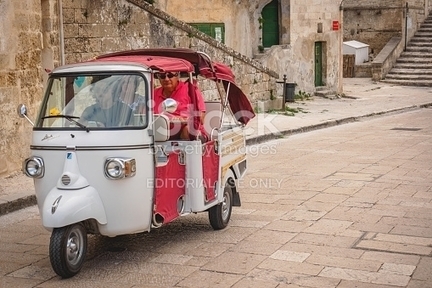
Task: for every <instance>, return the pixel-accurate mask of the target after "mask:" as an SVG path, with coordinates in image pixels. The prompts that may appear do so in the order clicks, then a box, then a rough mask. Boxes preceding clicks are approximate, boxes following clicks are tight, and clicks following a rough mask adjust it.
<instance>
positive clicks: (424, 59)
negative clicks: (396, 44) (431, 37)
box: [396, 57, 432, 65]
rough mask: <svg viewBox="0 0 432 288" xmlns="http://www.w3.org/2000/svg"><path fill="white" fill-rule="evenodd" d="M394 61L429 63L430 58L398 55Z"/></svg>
mask: <svg viewBox="0 0 432 288" xmlns="http://www.w3.org/2000/svg"><path fill="white" fill-rule="evenodd" d="M396 63H415V64H429V65H430V64H431V63H432V59H429V58H420V57H419V58H412V57H400V58H399V59H398V60H397V61H396Z"/></svg>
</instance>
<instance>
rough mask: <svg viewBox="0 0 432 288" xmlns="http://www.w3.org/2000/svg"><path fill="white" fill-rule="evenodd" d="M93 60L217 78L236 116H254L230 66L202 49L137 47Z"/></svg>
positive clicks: (246, 119)
mask: <svg viewBox="0 0 432 288" xmlns="http://www.w3.org/2000/svg"><path fill="white" fill-rule="evenodd" d="M93 61H116V62H118V61H126V62H134V63H139V64H142V65H145V66H147V67H149V68H151V69H154V70H159V71H162V72H170V71H172V72H173V71H176V72H177V71H179V72H194V73H195V74H199V75H202V76H203V77H205V78H207V79H211V80H213V81H221V82H222V83H223V86H224V88H225V91H226V92H227V93H228V102H229V104H230V108H231V111H232V112H233V113H234V116H235V117H236V119H237V120H238V121H239V122H241V123H243V124H247V123H248V122H249V120H250V119H252V118H253V117H255V113H254V110H253V108H252V105H251V104H250V101H249V99H248V98H247V96H246V95H245V94H244V93H243V91H241V89H240V87H238V86H237V84H236V83H235V77H234V74H233V73H232V71H231V69H230V68H229V67H228V66H227V65H225V64H222V63H219V62H213V61H211V59H210V58H209V57H208V56H207V55H205V54H204V53H202V52H197V51H194V50H192V49H184V48H158V49H137V50H128V51H120V52H114V53H109V54H105V55H101V56H98V57H97V58H96V59H95V60H93Z"/></svg>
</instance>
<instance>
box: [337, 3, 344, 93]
mask: <svg viewBox="0 0 432 288" xmlns="http://www.w3.org/2000/svg"><path fill="white" fill-rule="evenodd" d="M344 1H345V0H342V1H341V2H340V4H339V31H338V32H339V85H338V93H343V48H342V46H343V2H344Z"/></svg>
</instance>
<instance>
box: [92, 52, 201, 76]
mask: <svg viewBox="0 0 432 288" xmlns="http://www.w3.org/2000/svg"><path fill="white" fill-rule="evenodd" d="M92 61H99V62H101V61H103V62H132V63H138V64H141V65H144V66H147V67H149V68H151V69H154V70H160V71H161V72H170V71H175V72H194V71H195V70H194V66H193V65H192V64H191V63H190V62H189V61H186V60H184V59H180V58H170V57H161V56H141V55H122V56H112V57H101V58H96V59H95V60H92Z"/></svg>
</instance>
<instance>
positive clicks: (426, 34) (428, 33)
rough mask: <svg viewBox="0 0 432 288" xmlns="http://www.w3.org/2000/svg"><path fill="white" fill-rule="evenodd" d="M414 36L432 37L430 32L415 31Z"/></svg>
mask: <svg viewBox="0 0 432 288" xmlns="http://www.w3.org/2000/svg"><path fill="white" fill-rule="evenodd" d="M414 37H432V32H416V33H415V34H414Z"/></svg>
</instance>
